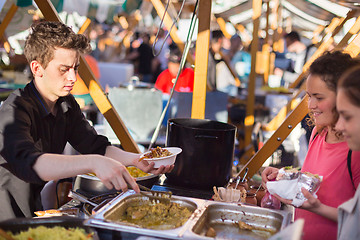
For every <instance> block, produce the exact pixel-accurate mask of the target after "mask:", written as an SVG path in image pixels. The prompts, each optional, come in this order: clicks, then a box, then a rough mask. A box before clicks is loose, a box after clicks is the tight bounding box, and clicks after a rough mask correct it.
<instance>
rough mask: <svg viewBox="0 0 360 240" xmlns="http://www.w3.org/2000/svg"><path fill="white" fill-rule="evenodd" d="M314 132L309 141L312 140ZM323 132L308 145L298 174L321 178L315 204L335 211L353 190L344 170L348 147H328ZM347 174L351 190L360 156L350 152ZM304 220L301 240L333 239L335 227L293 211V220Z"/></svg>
mask: <svg viewBox="0 0 360 240" xmlns="http://www.w3.org/2000/svg"><path fill="white" fill-rule="evenodd" d="M315 131H316V128H314V130H313V132H312V135H311V139H313V137H314V134H315ZM326 134H327V130H324V132H323V133H321V134H318V135H317V136H316V137H315V139H313V140H311V141H310V144H309V151H308V153H307V155H306V159H305V162H304V165H303V167H302V169H301V171H302V172H311V173H314V174H319V175H320V176H323V181H322V182H321V185H320V188H319V191H318V192H317V193H316V194H317V196H318V198H319V200H320V201H321V202H322V203H323V204H325V205H328V206H331V207H338V206H339V205H340V204H342V203H344V202H345V201H347V200H349V199H350V198H352V197H353V196H354V194H355V189H354V187H353V185H352V183H351V179H350V175H349V172H348V169H347V154H348V151H349V147H348V146H347V144H346V142H340V143H333V144H329V143H327V142H325V136H326ZM351 158H352V161H351V170H352V175H353V180H354V183H355V186H358V184H359V182H360V152H358V151H353V152H352V157H351ZM298 218H304V219H305V224H304V232H303V233H304V236H303V239H304V240H309V239H314V240H315V239H316V240H318V239H326V240H331V239H336V236H337V223H336V222H334V221H331V220H329V219H327V218H325V217H322V216H320V215H317V214H315V213H312V212H309V211H306V210H303V209H299V208H296V209H295V219H298Z"/></svg>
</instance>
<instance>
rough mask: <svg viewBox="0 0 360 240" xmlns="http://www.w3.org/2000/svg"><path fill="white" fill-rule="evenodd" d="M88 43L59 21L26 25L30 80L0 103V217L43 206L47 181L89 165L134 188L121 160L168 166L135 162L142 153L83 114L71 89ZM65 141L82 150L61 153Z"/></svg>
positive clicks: (112, 184) (108, 181)
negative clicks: (117, 142)
mask: <svg viewBox="0 0 360 240" xmlns="http://www.w3.org/2000/svg"><path fill="white" fill-rule="evenodd" d="M89 50H90V45H89V41H88V40H87V39H86V37H85V36H83V35H80V34H75V33H74V32H73V31H72V29H71V28H69V27H67V26H66V25H65V24H63V23H59V22H42V23H39V24H35V25H33V26H32V28H31V33H30V35H29V36H28V37H27V40H26V43H25V51H24V52H25V56H26V58H27V60H28V62H29V65H30V69H31V72H32V74H33V80H32V81H31V82H30V83H29V84H27V85H26V86H25V88H24V89H18V90H15V91H14V92H13V93H12V94H11V95H10V96H9V97H8V98H7V99H6V101H5V102H4V103H3V104H2V105H1V107H0V115H1V119H0V133H1V134H0V154H1V157H0V199H1V206H0V220H5V219H9V218H14V217H31V216H33V213H34V211H38V210H42V206H41V196H40V191H41V190H42V188H43V186H44V185H45V183H46V182H47V181H51V180H58V179H62V178H68V177H73V176H76V175H78V174H84V173H89V172H92V173H95V174H96V175H97V177H98V178H99V179H100V180H101V181H102V182H103V183H104V185H105V186H106V187H107V188H109V189H112V188H115V189H117V190H120V189H122V190H123V191H125V190H127V188H128V184H129V185H130V186H131V188H133V189H134V190H135V191H137V192H139V187H138V186H137V184H136V181H135V179H134V178H133V177H132V176H131V175H130V174H129V172H128V171H127V169H126V167H125V166H127V165H135V166H137V167H139V168H140V169H142V170H143V171H146V172H152V173H154V174H160V173H164V172H168V171H170V170H171V169H172V168H173V166H161V167H160V168H159V169H154V168H153V164H148V163H147V162H146V161H141V162H139V161H138V159H139V156H140V154H135V153H130V152H125V151H123V150H121V149H120V148H117V147H114V146H111V145H110V142H109V141H108V139H107V138H106V137H104V136H100V135H98V134H97V133H96V131H95V130H94V128H92V127H91V126H90V124H89V123H88V121H87V120H86V119H85V117H84V115H83V114H82V112H81V110H80V107H79V105H78V104H77V103H76V101H75V99H74V97H73V96H72V95H71V94H70V91H71V90H72V89H73V86H74V83H75V81H76V79H77V78H76V73H77V71H78V67H79V58H80V54H81V53H86V52H87V51H89ZM67 142H69V143H70V144H71V145H72V146H73V147H74V148H75V149H76V150H77V151H78V152H79V153H81V154H83V155H63V154H62V152H63V150H64V147H65V145H66V143H67ZM54 194H55V193H54Z"/></svg>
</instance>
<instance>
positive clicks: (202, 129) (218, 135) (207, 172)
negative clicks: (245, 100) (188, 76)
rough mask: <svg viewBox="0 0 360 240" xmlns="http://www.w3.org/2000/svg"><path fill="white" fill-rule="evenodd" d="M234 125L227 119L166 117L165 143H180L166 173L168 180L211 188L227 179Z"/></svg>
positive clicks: (182, 184)
mask: <svg viewBox="0 0 360 240" xmlns="http://www.w3.org/2000/svg"><path fill="white" fill-rule="evenodd" d="M235 133H236V127H235V126H233V125H230V124H227V123H222V122H217V121H212V120H206V119H205V120H204V119H188V118H178V119H169V121H168V126H167V132H166V146H167V147H180V148H182V150H183V151H182V153H180V154H179V155H178V156H177V158H176V162H175V168H174V170H173V171H172V172H171V173H167V174H166V176H167V179H168V180H167V181H168V182H169V183H170V184H174V185H178V186H184V187H191V188H197V189H206V190H211V189H212V187H213V186H224V185H225V184H226V183H227V182H228V181H229V179H230V175H231V168H232V164H233V158H234V150H235Z"/></svg>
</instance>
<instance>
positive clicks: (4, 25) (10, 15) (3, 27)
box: [0, 4, 18, 37]
mask: <svg viewBox="0 0 360 240" xmlns="http://www.w3.org/2000/svg"><path fill="white" fill-rule="evenodd" d="M17 9H18V6H16V5H15V4H12V5H11V7H10V9H9V10H8V12H7V13H6V15H5V17H4V19H3V20H2V22H1V24H0V37H2V36H3V35H4V33H5V30H6V28H7V26H8V25H9V23H10V22H11V19H12V18H13V17H14V15H15V13H16V11H17Z"/></svg>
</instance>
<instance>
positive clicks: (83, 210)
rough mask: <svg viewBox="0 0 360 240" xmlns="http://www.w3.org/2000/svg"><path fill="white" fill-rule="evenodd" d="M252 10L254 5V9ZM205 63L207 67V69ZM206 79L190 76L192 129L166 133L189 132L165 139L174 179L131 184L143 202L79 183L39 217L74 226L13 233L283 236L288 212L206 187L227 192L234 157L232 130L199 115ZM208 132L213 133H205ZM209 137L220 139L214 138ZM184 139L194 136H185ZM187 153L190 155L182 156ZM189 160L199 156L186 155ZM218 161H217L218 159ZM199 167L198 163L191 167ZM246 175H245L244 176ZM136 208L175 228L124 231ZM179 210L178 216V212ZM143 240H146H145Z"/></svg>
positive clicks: (104, 102) (113, 115)
mask: <svg viewBox="0 0 360 240" xmlns="http://www.w3.org/2000/svg"><path fill="white" fill-rule="evenodd" d="M36 2H37V4H38V6H39V8H40V9H41V11H43V13H44V16H45V18H46V19H48V20H53V21H59V20H60V19H59V18H58V16H57V14H56V12H54V8H53V7H52V6H51V4H49V3H50V2H49V1H36ZM200 2H201V3H200V4H203V5H200V15H201V16H204V17H209V18H210V16H209V15H207V14H209V13H206V11H205V12H203V11H204V9H207V10H209V6H208V5H209V4H206V3H204V1H200ZM254 2H255V3H256V2H257V1H254ZM256 7H257V8H256V9H257V10H259V5H257V6H256ZM254 20H255V19H254ZM256 20H258V19H256ZM202 21H205V24H206V23H207V19H204V20H202ZM199 24H200V26H199V31H200V30H201V31H203V32H202V33H203V34H204V35H201V37H200V38H199V39H198V41H204V40H206V41H207V42H208V40H209V35H208V33H209V28H208V27H207V28H206V26H205V25H202V24H204V22H201V23H199ZM255 29H256V28H255ZM256 32H257V31H256ZM207 47H208V46H207ZM207 47H206V48H207ZM201 50H203V49H199V50H198V49H197V53H196V56H197V57H202V56H204V55H206V54H207V53H204V52H202V51H201ZM207 50H208V49H207ZM204 62H205V63H206V64H207V62H206V61H204ZM206 64H205V65H206ZM253 65H254V64H253ZM79 70H80V75H81V76H82V78H83V79H84V82H85V83H86V85H87V87H88V88H89V92H90V95H91V96H92V98H93V100H94V102H95V103H96V105H97V106H98V108H99V110H100V112H101V113H102V114H103V115H104V116H105V117H106V118H107V120H108V121H109V123H110V125H111V127H112V128H113V130H114V132H115V134H116V135H117V137H118V138H119V140H120V141H121V144H122V146H123V147H124V149H125V150H128V151H133V152H139V151H140V150H139V149H138V146H137V144H136V143H135V142H134V140H133V139H132V137H131V136H130V134H129V133H128V131H127V129H126V128H125V126H124V124H123V123H122V121H121V119H120V117H119V115H118V114H117V112H116V111H115V110H114V108H113V107H112V104H111V102H110V101H109V99H108V98H107V97H106V96H105V94H104V92H103V89H102V88H101V86H100V85H99V83H98V82H97V79H96V78H95V77H94V75H93V74H92V72H91V71H90V70H89V68H88V65H87V64H86V62H85V61H84V60H83V59H81V66H80V69H79ZM205 73H206V70H205V68H204V66H202V65H201V66H200V64H198V65H197V69H196V72H195V78H196V79H197V81H196V85H197V87H196V89H197V90H195V91H194V95H193V100H194V102H195V103H194V104H193V112H192V117H193V119H186V121H188V122H190V124H194V125H191V126H187V124H189V123H187V122H186V121H185V122H186V123H184V122H181V124H180V125H181V126H177V128H180V130H179V129H176V124H178V122H177V121H176V120H175V123H172V122H171V121H170V122H169V125H168V129H167V131H168V132H171V131H179V132H177V134H176V135H177V136H181V134H185V132H186V131H185V130H188V129H189V128H190V133H187V134H188V135H184V136H182V137H180V139H174V138H171V137H170V135H167V136H168V138H167V141H168V142H167V145H168V146H172V145H174V144H176V145H181V147H182V149H183V153H182V154H183V155H179V156H178V160H177V163H178V164H177V165H176V168H175V169H174V172H173V173H172V174H167V176H166V177H164V176H162V177H160V176H154V175H147V176H141V177H136V180H137V182H138V183H139V184H141V185H145V186H147V187H149V188H151V190H150V191H145V192H143V193H142V194H140V193H139V194H136V193H135V192H134V191H133V190H129V191H127V192H117V191H115V190H114V191H109V190H107V189H104V186H102V183H101V182H100V181H99V179H97V178H96V176H91V175H82V176H77V177H76V178H75V181H74V182H73V189H72V191H71V192H70V197H71V198H72V199H71V200H70V201H69V202H67V203H66V204H65V205H64V206H61V207H60V208H59V209H57V210H55V211H49V212H46V211H45V212H44V214H49V215H54V214H59V215H72V216H75V217H76V218H77V220H75V221H74V220H73V219H71V218H67V217H65V216H62V217H59V218H44V219H41V218H38V219H32V220H29V219H28V220H23V221H22V222H18V221H12V224H13V225H14V226H17V227H19V226H23V227H25V226H27V227H28V226H32V225H48V226H51V225H62V224H63V223H73V221H74V222H76V223H74V225H71V224H70V225H66V224H65V225H66V227H68V226H80V227H81V228H84V229H85V230H86V231H90V232H91V231H93V232H94V233H95V235H94V236H95V237H96V236H97V237H98V238H99V239H138V240H140V239H151V238H155V239H211V238H224V239H238V238H242V237H244V238H246V239H268V238H271V236H272V235H275V234H280V235H281V232H286V227H288V226H289V225H290V226H291V225H292V224H291V222H292V218H293V213H292V212H293V209H292V208H291V207H289V206H282V208H281V209H276V210H275V209H269V208H264V207H259V206H256V204H254V202H252V203H250V201H249V202H247V201H246V200H244V201H240V199H237V200H233V199H232V200H230V201H228V200H226V199H225V200H224V199H222V200H223V201H219V200H214V199H213V195H214V194H215V193H216V191H214V190H213V189H212V187H213V186H217V187H219V186H227V183H228V181H229V180H230V179H231V178H230V177H231V176H230V173H231V167H232V160H233V153H234V141H235V131H236V128H235V126H233V125H231V124H222V123H214V122H211V121H208V120H203V118H204V109H205V107H204V103H205V99H204V98H205V96H206V93H205V92H206V91H203V90H205V82H206V79H205V75H206V74H205ZM253 75H255V73H253ZM253 77H255V76H253ZM251 86H252V87H253V88H254V87H255V86H254V85H251ZM250 90H251V89H250ZM251 94H252V93H251V92H250V93H249V98H248V103H249V105H251V101H252V99H251V97H253V96H252V95H251ZM305 100H306V99H303V101H301V103H300V104H299V105H298V107H297V108H296V109H295V111H294V112H293V114H292V115H290V117H289V118H287V119H286V121H285V122H284V123H283V124H282V125H281V128H280V129H281V130H284V129H287V130H286V131H279V132H276V134H274V136H273V137H272V138H271V139H269V144H270V143H271V142H276V144H277V143H281V141H283V139H284V138H286V136H287V135H288V134H289V132H290V131H291V130H292V127H293V124H294V123H297V122H298V121H299V120H300V119H301V118H302V116H303V115H302V114H303V113H304V112H306V107H305ZM249 109H250V110H249ZM251 110H253V109H251V108H248V111H247V120H246V125H247V126H246V127H247V129H246V132H248V129H250V130H252V126H253V123H254V122H253V121H252V120H253V119H251V116H252V114H253V113H252V112H249V111H251ZM196 118H198V119H196ZM180 121H181V120H180ZM196 122H206V123H205V124H204V125H205V126H206V127H204V130H205V131H201V130H202V129H201V126H202V125H201V124H199V123H196ZM218 125H220V126H218ZM209 126H210V127H209ZM194 129H196V130H198V131H200V134H198V135H196V133H195V135H194V132H196V131H194ZM199 129H200V130H199ZM209 130H211V131H210V133H209ZM250 132H251V131H250ZM214 133H216V134H218V135H215V136H214ZM189 134H190V135H191V134H193V135H192V136H190V135H189ZM211 134H213V135H211ZM278 134H280V135H278ZM173 136H174V135H173ZM189 136H190V137H189ZM199 138H202V141H203V142H202V144H203V145H200V149H196V147H199V142H197V141H195V140H198V139H199ZM189 139H190V140H194V141H193V142H191V141H190V145H191V147H189V146H188V145H187V144H189V143H188V142H189V141H188V140H189ZM218 139H221V140H220V142H216V140H218ZM184 140H186V141H184ZM172 141H174V142H172ZM181 141H183V142H181ZM222 144H223V145H222ZM269 144H267V145H265V147H264V148H263V149H262V150H261V151H260V153H259V155H255V157H253V158H252V159H251V160H250V161H249V162H248V163H247V164H245V165H244V168H243V169H242V171H240V172H239V174H238V178H237V180H241V179H242V180H245V175H246V173H248V176H250V177H251V176H252V175H254V173H255V172H256V171H257V170H258V169H259V164H260V163H262V162H261V161H264V160H265V159H266V157H265V156H267V154H268V153H269V152H271V150H272V149H273V148H274V146H270V145H269ZM276 144H275V145H276ZM204 149H206V151H204ZM219 149H220V150H219ZM186 153H188V154H189V155H186ZM191 153H196V154H200V155H196V154H193V155H191ZM201 154H202V155H201ZM217 154H220V156H218V155H217ZM194 155H195V156H194ZM184 156H185V157H184ZM182 158H183V159H182ZM224 158H225V160H224V161H219V159H224ZM199 159H201V160H202V161H200V160H199ZM254 159H255V160H254ZM197 160H199V161H198V162H197ZM216 160H218V161H216ZM195 163H197V164H198V165H196V164H195ZM181 164H183V165H181ZM213 164H215V165H213ZM220 164H221V165H220ZM185 168H186V169H190V170H191V171H187V172H186V173H184V169H185ZM246 169H247V170H246ZM249 169H250V170H249ZM245 171H246V173H244V172H245ZM241 173H242V174H243V177H242V178H241V177H240V174H241ZM241 182H242V181H241ZM174 183H176V184H174ZM89 186H90V187H91V189H86V187H89ZM84 188H85V189H84ZM235 189H236V187H235ZM255 189H256V190H255V191H256V192H257V191H258V190H259V189H260V186H259V187H258V188H255ZM154 191H163V192H169V191H171V193H172V196H171V198H168V199H164V197H160V198H161V199H158V200H159V202H157V203H156V204H155V203H154V202H152V201H153V200H154V196H153V195H152V194H153V192H154ZM154 194H156V193H154ZM249 195H250V194H249ZM155 199H156V198H155ZM161 201H164V202H161ZM257 201H259V200H257ZM139 203H144V205H145V206H146V208H147V209H146V214H147V213H149V212H156V211H157V209H156V206H159V205H157V204H161V203H162V204H164V205H165V209H166V210H163V211H161V213H160V215H161V214H163V213H164V212H172V211H173V210H168V209H170V208H168V207H169V206H171V207H172V206H175V207H174V208H175V209H176V210H177V211H175V210H174V211H175V212H174V215H176V216H177V217H179V215H180V217H179V218H175V219H172V221H173V222H172V223H171V224H170V223H169V222H167V221H166V222H164V221H163V220H164V219H167V218H166V217H167V216H165V217H164V218H162V219H161V221H159V222H156V221H158V220H157V219H156V216H153V218H150V220H147V222H145V221H142V220H140V221H139V222H136V223H134V222H130V223H129V221H126V219H127V216H126V214H128V213H129V212H130V210H129V209H130V208H131V209H133V208H134V207H138V204H139ZM154 208H155V209H154ZM161 208H163V207H161ZM171 209H172V208H171ZM179 209H181V210H180V211H179ZM143 211H145V210H137V211H135V212H133V215H131V216H130V218H131V219H132V220H134V219H135V220H136V218H138V217H137V216H138V215H141V217H139V219H143V217H144V216H143V215H144V212H143ZM182 217H184V218H182ZM170 218H173V216H170ZM79 219H80V223H79ZM154 219H155V220H156V221H155V220H154ZM19 221H21V220H19ZM153 221H155V222H156V224H153ZM10 225H11V221H10V222H6V223H2V224H0V228H3V229H5V230H10V228H11V227H10ZM65 225H64V226H65ZM296 227H297V229H301V227H302V226H301V223H300V224H298V225H296ZM19 228H20V227H19ZM19 228H18V229H19ZM18 229H17V230H18ZM300 232H301V230H300ZM291 234H293V236H294V235H296V236H295V237H297V238H299V237H300V234H301V233H299V231H295V230H294V231H292V233H291ZM144 236H150V237H149V238H146V237H144ZM287 236H288V235H287ZM279 237H280V236H279ZM284 239H285V238H284Z"/></svg>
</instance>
